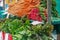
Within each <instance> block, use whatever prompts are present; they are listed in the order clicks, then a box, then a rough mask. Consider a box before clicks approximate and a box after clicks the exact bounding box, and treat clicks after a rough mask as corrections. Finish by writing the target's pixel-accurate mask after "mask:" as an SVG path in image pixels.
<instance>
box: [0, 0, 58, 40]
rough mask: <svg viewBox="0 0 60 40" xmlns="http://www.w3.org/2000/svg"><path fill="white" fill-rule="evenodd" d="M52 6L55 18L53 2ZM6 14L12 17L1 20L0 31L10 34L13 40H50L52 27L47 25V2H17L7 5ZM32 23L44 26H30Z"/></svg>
mask: <svg viewBox="0 0 60 40" xmlns="http://www.w3.org/2000/svg"><path fill="white" fill-rule="evenodd" d="M52 5H53V6H52V16H54V17H57V16H58V15H57V11H56V9H55V6H56V4H55V1H54V0H52ZM8 12H9V13H10V14H13V15H14V16H9V18H8V19H1V20H0V30H1V31H3V32H6V33H10V34H11V35H12V37H13V40H52V36H51V33H52V31H53V25H51V24H49V23H47V16H48V15H47V0H22V1H21V0H19V1H18V2H16V3H14V4H9V9H8ZM55 14H56V15H55ZM34 21H38V22H42V21H43V22H44V24H37V25H33V24H31V23H32V22H34Z"/></svg>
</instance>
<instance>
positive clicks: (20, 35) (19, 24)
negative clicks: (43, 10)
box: [0, 19, 53, 40]
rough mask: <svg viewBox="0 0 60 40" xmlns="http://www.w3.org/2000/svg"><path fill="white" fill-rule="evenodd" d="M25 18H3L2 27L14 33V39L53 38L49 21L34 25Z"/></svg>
mask: <svg viewBox="0 0 60 40" xmlns="http://www.w3.org/2000/svg"><path fill="white" fill-rule="evenodd" d="M23 20H24V19H21V20H19V19H14V20H12V19H5V20H1V21H2V22H0V29H1V30H2V31H3V32H6V33H10V34H12V36H13V40H52V37H51V32H52V30H53V26H52V25H50V24H48V23H46V24H43V25H41V24H38V25H32V24H30V20H25V21H23Z"/></svg>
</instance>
